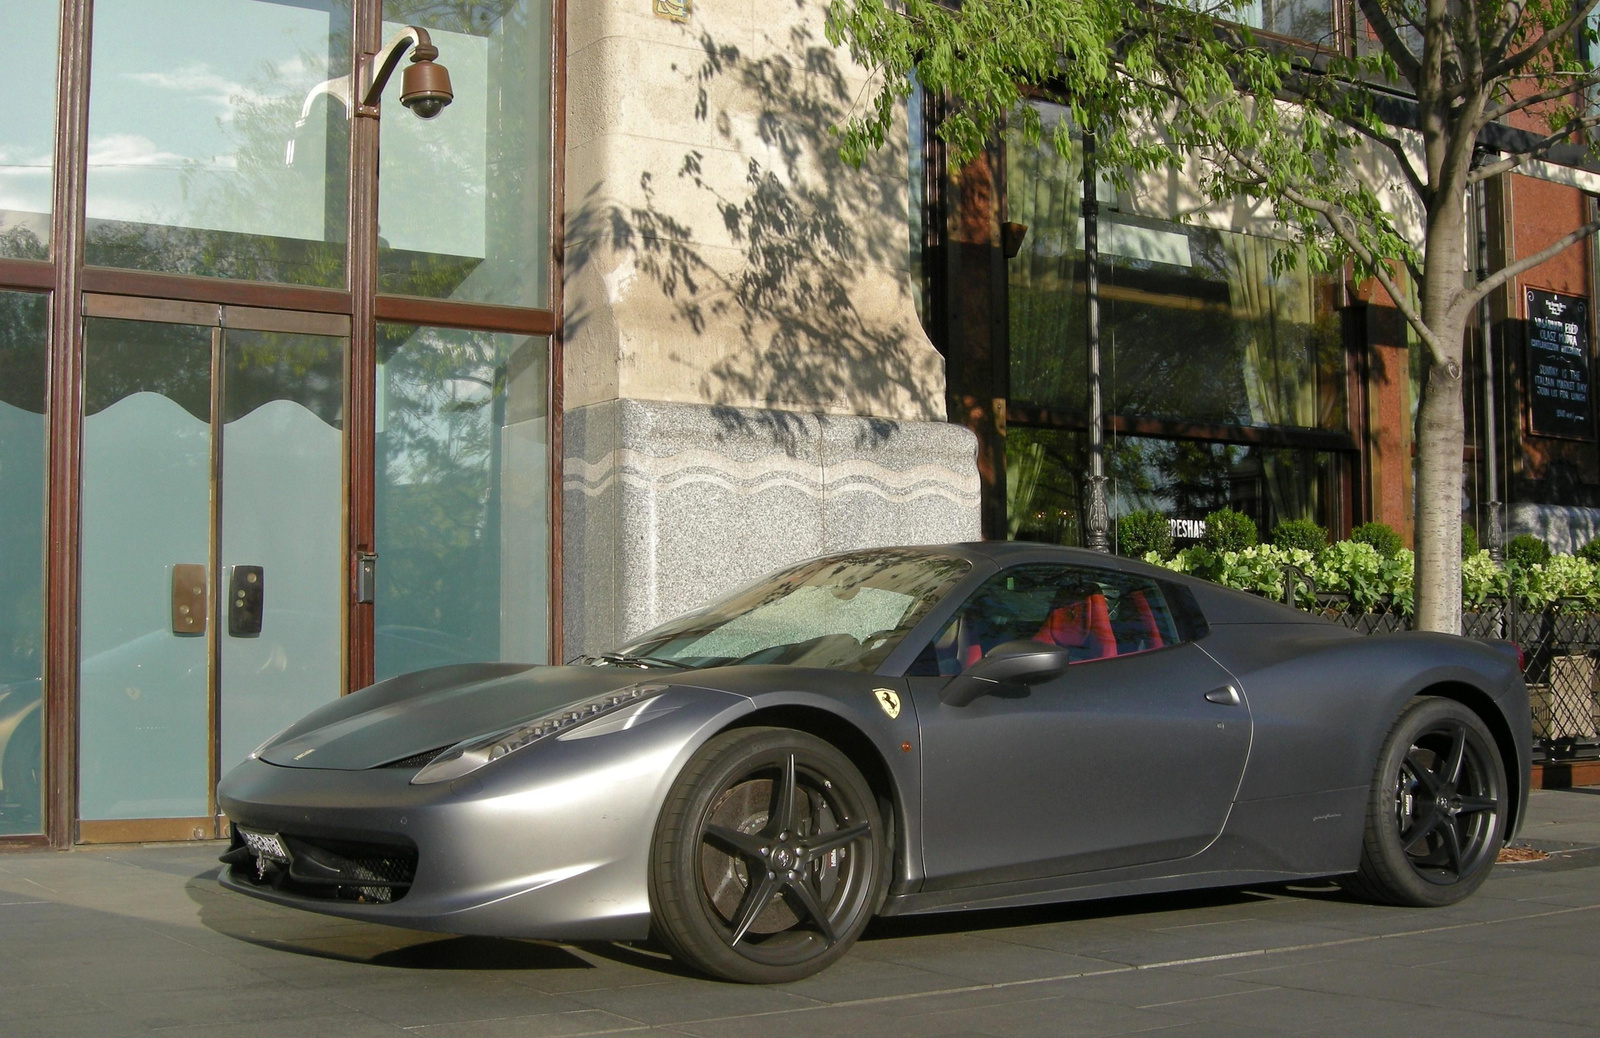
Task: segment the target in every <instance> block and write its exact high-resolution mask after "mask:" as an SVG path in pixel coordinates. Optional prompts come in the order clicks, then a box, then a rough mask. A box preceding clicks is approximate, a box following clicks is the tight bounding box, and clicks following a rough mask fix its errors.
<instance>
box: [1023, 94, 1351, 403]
mask: <svg viewBox="0 0 1600 1038" xmlns="http://www.w3.org/2000/svg"><path fill="white" fill-rule="evenodd" d="M1037 107H1038V110H1039V113H1040V117H1041V120H1042V121H1043V122H1044V124H1045V130H1046V132H1045V134H1044V136H1043V137H1042V138H1041V139H1040V141H1039V142H1038V143H1036V144H1033V145H1030V144H1028V143H1027V142H1026V141H1024V140H1023V138H1022V136H1021V134H1020V133H1017V132H1013V133H1011V134H1010V135H1009V136H1008V138H1007V142H1006V163H1007V169H1006V186H1007V194H1006V203H1007V213H1008V216H1009V218H1010V220H1012V221H1013V222H1016V223H1021V224H1025V225H1026V226H1027V228H1028V230H1027V234H1026V236H1025V237H1024V239H1023V242H1022V249H1021V251H1020V252H1019V253H1018V254H1017V256H1016V257H1015V258H1014V259H1012V260H1010V261H1009V262H1008V264H1007V273H1008V278H1007V280H1008V285H1007V288H1008V294H1009V312H1010V325H1009V330H1010V350H1011V365H1010V371H1011V391H1010V394H1009V396H1010V399H1011V400H1014V401H1019V402H1025V403H1027V404H1033V405H1040V406H1047V407H1057V408H1067V409H1072V410H1084V409H1086V408H1087V407H1088V398H1087V392H1088V390H1087V383H1088V362H1087V359H1086V357H1087V355H1086V353H1085V332H1084V298H1085V297H1084V270H1083V243H1084V224H1083V215H1082V211H1081V205H1082V197H1083V167H1082V160H1081V157H1080V156H1079V154H1078V153H1077V151H1076V149H1075V150H1074V154H1073V155H1072V156H1071V157H1070V158H1067V159H1064V158H1062V157H1061V156H1060V155H1058V154H1057V153H1056V151H1055V148H1054V146H1053V145H1052V144H1051V142H1050V136H1051V134H1050V130H1051V128H1052V127H1053V125H1054V123H1055V122H1056V121H1059V120H1060V119H1061V118H1063V117H1064V116H1063V112H1062V110H1061V109H1060V108H1059V107H1057V106H1054V105H1044V104H1041V105H1038V106H1037ZM1101 190H1102V191H1106V192H1108V193H1109V191H1110V188H1109V185H1102V187H1101ZM1098 223H1099V242H1100V327H1101V347H1100V348H1101V354H1100V355H1101V372H1102V379H1103V383H1102V384H1103V387H1104V388H1103V392H1104V394H1105V395H1104V400H1105V407H1106V410H1107V412H1108V413H1112V414H1121V415H1128V416H1130V417H1139V418H1156V419H1169V420H1178V421H1195V422H1211V423H1217V424H1225V425H1241V426H1256V427H1265V426H1283V427H1292V428H1323V429H1337V428H1343V426H1344V352H1343V344H1342V342H1341V340H1340V335H1339V326H1338V316H1337V314H1336V313H1335V311H1334V309H1333V294H1334V288H1335V286H1336V279H1334V278H1333V277H1332V276H1329V275H1319V274H1316V273H1313V272H1311V271H1309V270H1307V269H1306V266H1305V264H1303V263H1302V264H1300V265H1299V266H1298V267H1297V268H1295V269H1293V270H1286V271H1281V272H1275V271H1274V270H1273V261H1274V259H1275V258H1276V257H1278V256H1279V255H1280V254H1281V253H1283V252H1284V251H1286V250H1287V249H1288V248H1289V246H1288V245H1287V244H1285V243H1283V242H1280V241H1276V240H1274V239H1271V238H1266V237H1261V236H1258V235H1252V234H1244V233H1240V232H1236V231H1228V230H1219V229H1217V228H1214V227H1208V226H1203V225H1199V224H1192V223H1191V224H1185V223H1178V222H1174V221H1172V220H1163V219H1156V218H1152V217H1149V216H1143V215H1138V214H1135V213H1128V212H1117V211H1115V210H1113V209H1111V208H1109V207H1108V206H1107V205H1106V204H1105V203H1104V202H1103V203H1102V208H1101V212H1100V216H1099V221H1098Z"/></svg>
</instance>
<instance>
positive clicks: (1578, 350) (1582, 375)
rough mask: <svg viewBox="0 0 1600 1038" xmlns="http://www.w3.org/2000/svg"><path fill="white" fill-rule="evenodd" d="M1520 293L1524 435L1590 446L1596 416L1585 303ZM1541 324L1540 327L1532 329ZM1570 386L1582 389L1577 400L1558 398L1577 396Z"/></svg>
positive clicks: (1537, 291) (1565, 296)
mask: <svg viewBox="0 0 1600 1038" xmlns="http://www.w3.org/2000/svg"><path fill="white" fill-rule="evenodd" d="M1521 287H1522V312H1523V344H1524V352H1523V364H1524V370H1523V393H1522V399H1523V412H1524V414H1525V415H1526V419H1525V424H1526V428H1527V434H1528V435H1529V436H1538V437H1540V438H1543V439H1555V440H1576V441H1580V442H1589V443H1592V442H1594V440H1595V411H1594V366H1593V363H1592V361H1593V356H1592V345H1591V342H1590V334H1589V333H1590V328H1589V320H1590V311H1589V297H1588V296H1580V295H1571V294H1569V293H1565V292H1555V291H1552V290H1550V289H1545V288H1535V287H1533V286H1531V285H1527V284H1524V285H1522V286H1521ZM1574 311H1576V312H1575V313H1574ZM1563 318H1565V320H1563ZM1539 319H1542V323H1541V324H1536V323H1535V322H1536V320H1539ZM1562 325H1564V326H1565V327H1564V329H1563V328H1562V327H1561V326H1562ZM1541 368H1543V369H1544V370H1543V371H1542V372H1541ZM1563 376H1566V377H1563ZM1574 384H1581V387H1582V395H1581V397H1580V398H1578V399H1571V398H1570V397H1569V398H1566V399H1563V398H1562V397H1561V396H1559V395H1558V394H1569V393H1575V392H1577V389H1576V386H1575V385H1574Z"/></svg>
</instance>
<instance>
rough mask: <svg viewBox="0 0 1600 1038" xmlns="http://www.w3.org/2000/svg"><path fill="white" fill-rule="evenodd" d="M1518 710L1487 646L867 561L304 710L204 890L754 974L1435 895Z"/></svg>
mask: <svg viewBox="0 0 1600 1038" xmlns="http://www.w3.org/2000/svg"><path fill="white" fill-rule="evenodd" d="M1529 720H1530V718H1529V710H1528V695H1527V690H1526V688H1525V686H1524V685H1523V682H1522V677H1521V674H1520V672H1519V670H1518V667H1517V660H1516V658H1515V653H1514V650H1510V648H1509V647H1508V646H1496V645H1491V644H1486V643H1480V642H1474V641H1469V640H1466V639H1462V638H1455V637H1448V636H1443V635H1432V634H1395V635H1384V636H1370V637H1369V636H1363V635H1359V634H1354V633H1351V632H1350V631H1347V630H1345V629H1343V628H1341V627H1339V626H1337V625H1334V624H1331V623H1328V622H1326V621H1324V620H1321V619H1318V618H1316V617H1314V616H1311V615H1308V614H1306V613H1302V612H1297V611H1295V610H1292V609H1290V608H1287V607H1285V606H1281V605H1277V604H1274V603H1271V602H1266V601H1263V600H1262V599H1259V598H1255V597H1253V596H1250V595H1247V594H1243V593H1240V592H1235V591H1229V590H1227V589H1224V588H1221V587H1218V586H1216V585H1213V584H1209V583H1206V582H1203V581H1197V580H1192V579H1189V578H1187V577H1183V576H1180V575H1176V574H1173V573H1169V572H1167V571H1164V570H1161V569H1157V568H1154V567H1151V566H1146V565H1143V564H1140V563H1137V562H1131V561H1127V560H1122V559H1114V558H1110V557H1107V556H1104V555H1099V554H1093V553H1090V552H1085V551H1078V550H1073V549H1066V548H1056V547H1048V546H1041V545H1030V544H1020V543H990V544H966V545H953V546H948V547H929V548H887V549H880V550H871V551H856V552H850V553H848V554H842V555H833V556H829V557H826V558H821V559H815V560H812V561H809V562H804V563H801V564H798V565H795V566H791V567H789V568H787V569H785V570H783V571H781V572H779V573H777V574H775V575H773V576H771V577H769V578H767V579H765V580H762V581H760V582H758V583H756V584H754V585H752V586H750V587H747V588H745V589H743V590H741V591H738V592H736V593H734V594H732V595H729V596H728V597H726V598H723V599H721V600H720V601H717V602H715V603H713V604H712V605H709V606H707V607H705V608H703V609H701V610H699V611H697V612H694V613H691V614H689V615H687V616H683V617H680V618H679V619H676V620H673V621H671V622H670V623H667V624H664V625H663V626H661V627H658V628H656V629H655V630H653V631H651V632H649V633H648V634H645V635H643V636H642V637H639V638H637V639H635V640H634V641H633V642H632V643H631V644H628V645H626V646H623V647H622V648H621V649H619V650H618V651H616V652H610V653H605V654H602V655H600V656H597V657H590V658H584V659H582V660H581V661H580V662H579V665H575V666H564V667H547V666H527V665H517V664H504V663H492V664H464V665H458V666H451V667H443V668H439V669H436V670H430V671H423V672H420V673H415V674H407V675H405V676H402V677H397V678H392V679H390V680H387V681H382V682H379V683H378V684H376V685H373V686H372V687H370V688H367V689H364V690H362V691H360V692H357V693H354V694H353V695H350V696H346V697H345V698H343V699H341V700H339V701H338V702H336V703H333V704H331V705H329V706H326V707H323V708H322V709H320V710H317V711H316V712H314V713H312V714H310V715H308V716H307V717H305V718H304V719H303V720H301V721H300V722H298V723H297V724H295V725H294V726H293V727H291V728H289V729H287V730H286V731H284V732H282V733H281V734H279V735H277V736H275V737H274V738H273V739H271V740H269V741H268V742H267V743H266V744H265V745H263V746H262V747H261V748H260V749H259V750H257V751H256V752H255V753H254V754H252V755H251V757H250V759H248V760H247V761H245V762H244V763H243V764H240V765H239V766H238V767H237V768H235V769H234V770H233V771H232V772H230V773H229V774H228V775H227V776H226V777H225V778H224V779H223V781H222V784H221V787H220V801H221V804H222V807H223V809H224V810H225V811H226V812H227V816H228V818H229V819H230V820H231V821H232V823H233V826H234V840H233V845H232V847H231V849H230V850H229V851H228V853H227V854H226V855H225V856H224V859H223V860H224V861H225V862H226V863H227V864H228V867H227V868H226V869H225V870H224V873H223V883H224V884H226V885H227V886H228V887H230V888H232V889H234V890H237V891H241V892H243V893H246V894H251V895H254V896H256V897H261V898H265V899H267V900H270V901H275V902H278V903H280V904H286V905H294V906H297V907H300V908H307V909H311V910H313V911H318V912H326V913H331V914H334V915H340V916H346V917H349V918H353V919H364V920H370V921H372V922H381V923H392V924H395V925H398V926H407V927H415V928H419V929H425V930H438V931H445V932H451V933H459V934H484V935H504V936H517V937H530V938H548V939H568V940H585V939H594V940H637V939H643V938H645V937H647V936H649V935H652V934H653V935H655V936H656V938H657V939H658V940H659V941H660V942H662V943H663V944H664V945H665V946H666V947H667V948H669V949H670V950H671V951H672V952H673V954H674V955H676V956H678V957H679V958H681V959H682V960H683V961H684V962H686V963H689V964H691V965H692V966H694V967H696V968H698V969H700V970H703V971H705V972H707V973H710V974H713V975H715V976H718V977H723V978H728V979H732V980H740V981H754V982H774V981H785V980H793V979H796V978H799V977H803V976H806V975H808V974H810V973H814V972H816V971H817V970H820V969H822V968H823V967H825V966H827V965H828V964H829V963H831V962H833V961H834V960H836V959H837V958H839V956H841V955H842V954H844V952H845V951H846V950H847V949H848V948H849V947H850V945H851V943H852V942H854V941H855V940H856V938H857V937H858V936H859V935H860V934H861V932H862V930H863V929H864V928H865V927H866V925H867V923H868V922H869V921H870V920H871V919H872V918H873V917H874V916H876V915H900V914H907V913H922V912H941V911H949V910H955V909H970V908H990V907H1000V906H1014V905H1030V904H1038V903H1042V902H1052V901H1064V900H1071V899H1078V898H1096V897H1107V896H1112V895H1122V894H1133V893H1140V892H1147V891H1163V890H1174V889H1179V888H1187V887H1203V886H1222V885H1238V884H1253V883H1262V882H1274V881H1285V880H1291V879H1298V878H1304V877H1316V876H1340V877H1342V878H1343V881H1344V882H1345V883H1346V884H1347V886H1348V887H1349V888H1350V889H1352V890H1353V891H1355V892H1357V893H1358V894H1359V895H1361V896H1363V897H1367V898H1371V899H1375V900H1379V901H1385V902H1391V903H1396V904H1403V905H1415V906H1429V905H1443V904H1449V903H1451V902H1454V901H1457V900H1459V899H1461V898H1463V897H1465V896H1466V895H1468V894H1469V893H1471V892H1472V891H1473V890H1474V889H1476V888H1477V886H1478V885H1479V884H1480V883H1482V882H1483V880H1484V878H1485V876H1486V875H1487V874H1488V872H1489V869H1490V867H1491V865H1492V864H1493V862H1494V860H1495V857H1496V853H1497V851H1498V850H1499V848H1500V847H1501V845H1502V844H1503V843H1504V842H1505V840H1506V839H1508V838H1509V836H1510V834H1512V833H1513V832H1514V831H1515V829H1516V827H1517V825H1518V822H1519V819H1520V818H1521V815H1522V812H1523V808H1524V805H1525V804H1526V800H1527V781H1526V776H1527V774H1528V763H1529V746H1530V738H1529Z"/></svg>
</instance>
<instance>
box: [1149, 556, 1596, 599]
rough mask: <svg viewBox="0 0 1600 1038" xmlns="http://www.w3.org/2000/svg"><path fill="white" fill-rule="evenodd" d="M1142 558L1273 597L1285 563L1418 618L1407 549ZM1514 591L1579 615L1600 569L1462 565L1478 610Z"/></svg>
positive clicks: (1561, 562) (1326, 587) (1301, 591)
mask: <svg viewBox="0 0 1600 1038" xmlns="http://www.w3.org/2000/svg"><path fill="white" fill-rule="evenodd" d="M1144 561H1146V562H1149V563H1152V564H1154V565H1157V566H1164V567H1165V568H1167V569H1170V570H1175V571H1177V572H1179V573H1188V574H1192V575H1193V576H1196V577H1202V578H1204V579H1206V580H1214V581H1216V582H1217V583H1219V584H1224V585H1226V586H1228V587H1233V588H1239V589H1240V590H1242V591H1254V592H1256V593H1257V594H1261V595H1266V596H1269V597H1271V598H1278V599H1281V598H1282V597H1283V585H1284V572H1283V567H1284V566H1286V565H1287V566H1295V567H1297V568H1299V569H1300V570H1301V571H1302V572H1303V573H1305V574H1306V575H1307V576H1309V577H1310V578H1311V579H1312V581H1314V582H1315V584H1316V590H1317V591H1330V592H1337V593H1341V594H1346V595H1349V596H1350V600H1351V601H1352V602H1353V603H1354V604H1355V605H1356V606H1358V607H1359V608H1361V609H1363V610H1372V609H1374V608H1376V607H1378V606H1379V605H1380V604H1382V603H1384V602H1388V603H1389V605H1390V607H1391V608H1394V609H1397V610H1399V611H1400V612H1401V613H1403V614H1405V615H1406V616H1410V615H1411V613H1412V609H1413V605H1414V601H1415V593H1414V588H1413V586H1412V576H1413V568H1414V560H1413V556H1412V554H1411V552H1410V550H1409V549H1397V550H1396V551H1395V553H1394V555H1392V556H1384V555H1383V554H1381V553H1380V552H1379V551H1378V549H1377V548H1375V547H1373V546H1372V545H1371V544H1369V543H1366V542H1362V541H1337V542H1335V543H1333V544H1330V545H1328V546H1327V547H1325V548H1323V549H1322V550H1321V551H1317V552H1312V551H1308V550H1306V549H1303V548H1281V547H1279V546H1277V545H1275V544H1258V545H1255V546H1253V547H1249V548H1245V549H1243V550H1241V551H1213V550H1211V549H1209V548H1207V547H1205V546H1204V545H1195V546H1194V547H1190V548H1185V549H1183V550H1182V551H1180V552H1178V553H1177V554H1175V555H1173V556H1172V557H1171V558H1170V559H1168V558H1163V557H1162V556H1160V555H1158V554H1156V553H1154V552H1152V553H1150V554H1148V555H1146V556H1145V557H1144ZM1295 594H1296V597H1297V598H1298V599H1299V603H1298V604H1300V605H1302V606H1310V605H1312V604H1313V603H1312V600H1311V595H1310V593H1309V592H1308V590H1307V589H1306V587H1305V585H1304V584H1299V585H1297V587H1296V590H1295ZM1508 594H1514V595H1516V597H1517V600H1518V602H1520V603H1521V604H1522V606H1523V607H1524V608H1528V609H1546V608H1549V607H1551V606H1553V605H1558V604H1559V605H1561V606H1562V608H1564V609H1567V610H1570V611H1577V612H1585V611H1593V610H1600V565H1597V564H1596V563H1594V562H1591V561H1589V560H1588V559H1586V558H1582V557H1580V556H1576V555H1568V554H1565V553H1563V554H1559V555H1551V556H1550V557H1549V559H1548V560H1547V561H1545V562H1533V563H1528V564H1519V563H1517V562H1515V561H1512V562H1511V563H1509V564H1508V565H1506V566H1500V565H1498V564H1496V563H1495V562H1494V560H1492V559H1490V558H1489V553H1488V552H1487V551H1477V552H1474V553H1473V554H1471V555H1468V556H1467V557H1466V558H1465V559H1463V560H1462V563H1461V599H1462V605H1463V606H1465V607H1466V608H1468V609H1475V608H1477V607H1479V606H1481V605H1483V604H1484V602H1486V601H1487V600H1489V599H1490V598H1504V597H1506V596H1507V595H1508Z"/></svg>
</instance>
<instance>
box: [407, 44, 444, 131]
mask: <svg viewBox="0 0 1600 1038" xmlns="http://www.w3.org/2000/svg"><path fill="white" fill-rule="evenodd" d="M430 49H431V48H430ZM454 100H455V94H454V93H452V92H451V90H450V73H449V72H448V71H447V70H446V69H445V67H444V66H443V65H436V64H434V63H433V61H431V60H429V59H428V58H422V59H420V60H419V59H413V60H412V62H411V64H410V65H407V66H406V71H405V77H404V79H403V80H402V81H401V85H400V103H401V104H403V105H405V106H406V107H407V108H409V109H411V111H412V112H414V113H416V115H417V117H418V118H420V119H432V118H433V117H434V116H436V115H438V114H439V113H440V112H442V111H444V107H445V105H447V104H449V103H450V102H451V101H454Z"/></svg>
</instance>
